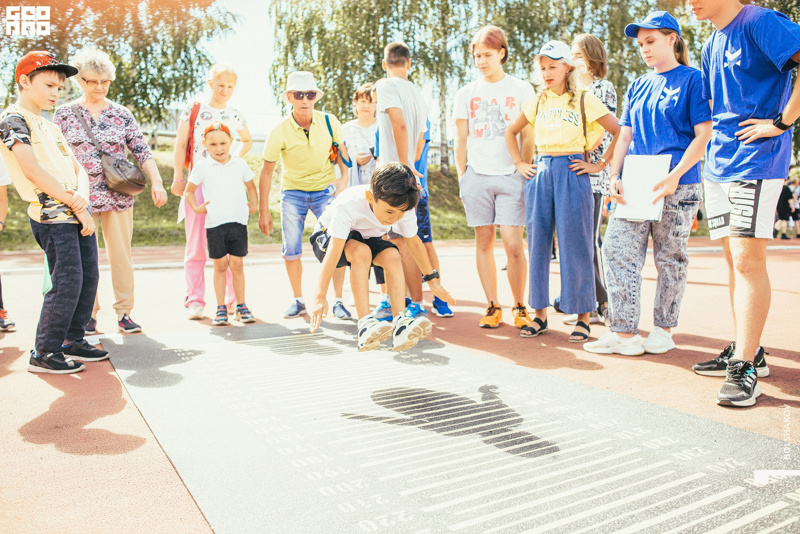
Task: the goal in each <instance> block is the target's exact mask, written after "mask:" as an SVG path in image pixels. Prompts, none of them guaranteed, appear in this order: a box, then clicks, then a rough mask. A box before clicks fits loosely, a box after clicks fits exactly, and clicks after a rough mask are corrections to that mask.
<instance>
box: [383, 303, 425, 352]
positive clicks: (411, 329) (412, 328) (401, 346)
mask: <svg viewBox="0 0 800 534" xmlns="http://www.w3.org/2000/svg"><path fill="white" fill-rule="evenodd" d="M406 313H408V312H406ZM393 327H394V331H393V332H392V350H394V351H397V352H401V351H404V350H408V349H410V348H411V347H413V346H414V345H416V344H417V343H418V342H419V341H420V340H421V339H425V338H426V337H428V335H429V334H430V333H431V330H432V329H433V323H431V321H430V319H428V318H427V317H426V316H424V315H420V316H418V317H409V315H398V316H397V317H395V318H394V321H393Z"/></svg>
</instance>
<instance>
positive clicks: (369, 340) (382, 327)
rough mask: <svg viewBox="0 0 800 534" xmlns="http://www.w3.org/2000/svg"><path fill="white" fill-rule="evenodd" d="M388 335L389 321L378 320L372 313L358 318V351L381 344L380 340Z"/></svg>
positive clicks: (389, 330)
mask: <svg viewBox="0 0 800 534" xmlns="http://www.w3.org/2000/svg"><path fill="white" fill-rule="evenodd" d="M390 337H392V325H391V323H388V322H386V321H379V320H377V319H376V318H375V317H373V316H372V315H365V316H364V317H362V318H361V319H359V320H358V352H365V351H368V350H375V349H377V348H379V347H380V346H381V341H386V340H387V339H389V338H390Z"/></svg>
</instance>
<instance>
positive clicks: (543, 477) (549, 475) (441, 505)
mask: <svg viewBox="0 0 800 534" xmlns="http://www.w3.org/2000/svg"><path fill="white" fill-rule="evenodd" d="M637 452H640V450H639V449H630V450H627V451H623V452H620V453H617V454H613V455H611V456H604V457H602V458H598V459H596V460H592V461H591V462H584V463H582V464H579V465H571V466H569V467H566V468H564V469H559V470H558V471H551V472H550V473H546V474H541V475H537V476H534V477H530V478H525V479H522V480H517V481H515V482H513V483H510V484H506V485H504V486H499V487H496V488H491V489H488V490H484V491H480V492H475V493H470V494H469V495H465V496H463V497H459V498H457V499H452V500H450V501H445V502H442V503H439V504H436V505H433V506H429V507H426V508H424V510H425V511H426V512H427V511H429V510H438V509H439V508H446V507H447V506H452V505H454V504H459V503H462V502H468V501H472V500H475V499H480V498H482V497H487V496H489V495H495V494H497V493H505V492H507V491H508V490H511V489H514V488H518V487H520V486H527V485H529V484H532V483H534V482H539V481H542V480H547V479H548V478H553V477H557V476H560V475H565V474H567V473H574V472H575V471H581V470H583V469H586V468H588V467H592V466H595V465H599V464H604V463H607V462H613V461H614V460H617V459H619V458H625V457H626V456H630V455H631V454H635V453H637ZM638 461H641V458H636V459H634V460H632V462H638ZM629 463H630V462H629ZM618 465H619V464H615V465H612V467H611V469H614V468H615V467H618ZM530 471H531V470H530V469H528V470H526V472H530ZM593 473H594V471H593ZM562 482H567V481H566V480H564V481H562ZM447 493H452V492H447ZM442 495H444V494H442V493H437V494H435V495H431V498H434V499H435V498H438V497H440V496H442ZM514 497H516V495H515V496H513V497H512V498H514ZM496 502H497V501H491V502H484V503H481V504H480V505H477V506H475V507H473V508H472V509H471V510H474V509H477V508H483V507H485V506H492V505H494V504H495V503H496ZM467 511H469V510H467ZM458 513H463V512H458Z"/></svg>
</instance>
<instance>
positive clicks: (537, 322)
mask: <svg viewBox="0 0 800 534" xmlns="http://www.w3.org/2000/svg"><path fill="white" fill-rule="evenodd" d="M537 327H538V328H537ZM547 331H548V330H547V319H545V320H544V321H542V320H541V319H539V318H538V317H534V318H533V323H531V324H530V325H528V326H523V327H522V328H520V329H519V335H520V336H521V337H536V336H538V335H539V334H544V333H545V332H547Z"/></svg>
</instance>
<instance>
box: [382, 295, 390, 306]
mask: <svg viewBox="0 0 800 534" xmlns="http://www.w3.org/2000/svg"><path fill="white" fill-rule="evenodd" d="M384 300H385V301H386V302H388V303H389V304H391V303H392V299H391V298H389V294H388V293H381V302H382V301H384Z"/></svg>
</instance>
